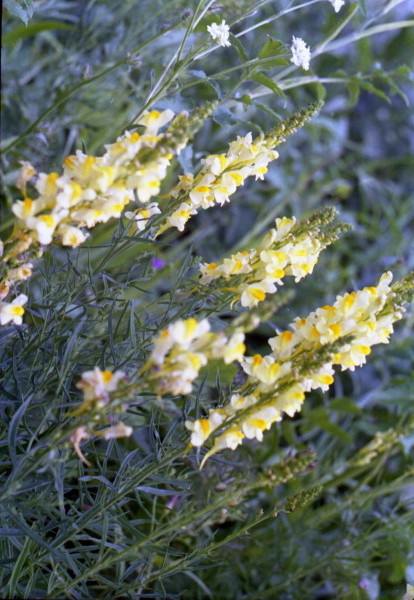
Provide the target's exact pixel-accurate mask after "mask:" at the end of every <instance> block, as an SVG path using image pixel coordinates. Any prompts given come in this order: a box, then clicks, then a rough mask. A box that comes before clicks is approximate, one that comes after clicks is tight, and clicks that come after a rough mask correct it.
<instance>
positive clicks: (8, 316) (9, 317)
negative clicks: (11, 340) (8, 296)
mask: <svg viewBox="0 0 414 600" xmlns="http://www.w3.org/2000/svg"><path fill="white" fill-rule="evenodd" d="M26 302H27V296H26V295H25V294H20V295H19V296H17V298H15V299H14V300H13V301H12V302H0V325H7V323H14V324H15V325H21V324H22V322H23V315H24V308H23V307H24V305H25V304H26Z"/></svg>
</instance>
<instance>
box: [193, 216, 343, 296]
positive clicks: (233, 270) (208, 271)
mask: <svg viewBox="0 0 414 600" xmlns="http://www.w3.org/2000/svg"><path fill="white" fill-rule="evenodd" d="M335 214H336V213H335V211H334V210H333V209H325V210H323V211H320V212H319V213H315V215H313V216H312V217H311V218H309V219H307V220H305V221H304V222H303V223H300V224H297V223H296V219H295V218H294V217H293V218H291V219H289V218H287V217H283V218H280V219H276V227H275V228H274V229H271V230H270V231H269V232H268V233H267V234H266V235H265V236H264V238H263V239H262V240H261V241H260V242H259V244H258V245H257V247H256V248H254V249H251V250H247V251H240V252H237V253H236V254H233V255H232V256H230V257H228V258H225V259H224V260H222V261H221V262H218V263H214V262H213V263H204V264H202V265H201V267H200V272H201V283H203V284H205V285H211V283H212V282H216V283H219V282H220V280H224V281H225V282H226V283H228V286H229V287H228V288H225V289H229V290H231V291H232V293H233V294H234V298H235V301H237V300H240V302H241V305H242V306H246V307H253V306H256V305H257V304H259V302H263V300H265V298H266V294H274V293H275V292H276V290H277V286H281V285H283V280H284V278H285V277H287V276H291V277H294V278H295V282H298V281H300V280H301V279H302V278H303V277H306V276H307V275H309V274H310V273H312V271H313V269H314V267H315V265H316V263H317V261H318V258H319V254H320V253H321V251H322V250H323V249H324V248H326V247H327V246H328V245H329V244H330V243H332V242H333V241H334V240H335V239H337V237H338V235H339V233H340V232H341V231H342V230H343V229H344V228H345V227H344V226H343V225H330V223H331V222H332V221H333V219H334V218H335Z"/></svg>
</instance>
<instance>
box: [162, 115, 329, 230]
mask: <svg viewBox="0 0 414 600" xmlns="http://www.w3.org/2000/svg"><path fill="white" fill-rule="evenodd" d="M319 108H320V104H314V105H311V106H310V107H308V108H307V109H305V110H302V111H298V112H297V113H295V114H294V115H293V116H292V117H291V118H290V119H288V120H287V121H286V122H282V123H280V124H279V125H278V126H277V127H276V128H275V129H273V130H271V131H269V132H268V133H267V134H266V135H265V136H259V137H257V138H256V139H253V137H252V134H251V133H247V134H246V135H245V136H239V137H238V138H237V139H236V140H234V141H232V142H230V144H229V148H228V150H227V152H226V153H222V154H211V155H209V156H207V157H206V158H205V159H204V161H203V166H202V168H201V169H200V171H199V172H198V173H197V174H196V175H195V176H194V175H192V174H185V175H182V176H181V177H180V178H179V182H178V184H177V185H176V186H175V188H173V190H171V192H170V196H171V199H172V202H171V204H172V206H173V207H174V210H172V211H171V212H170V214H169V215H168V216H166V219H165V221H164V222H163V223H162V224H161V226H160V228H159V230H158V234H161V233H163V232H164V231H166V230H167V229H169V228H171V227H175V228H176V229H178V230H179V231H184V227H185V224H186V223H187V221H188V220H189V219H190V218H191V217H192V216H193V215H195V214H197V213H198V211H199V210H201V209H203V210H204V209H207V208H211V207H212V206H223V205H224V204H225V203H226V202H230V197H231V196H232V195H233V194H234V193H235V192H236V190H237V189H238V188H239V187H241V186H242V185H244V183H245V181H246V179H248V178H249V177H254V178H255V180H256V181H257V180H258V179H263V178H264V176H265V174H266V173H267V171H268V165H269V163H270V162H272V161H273V160H276V159H277V158H278V156H279V154H278V152H277V151H276V150H275V147H276V146H277V145H278V144H280V143H281V142H283V141H284V140H285V139H286V137H287V136H288V135H291V134H292V133H294V132H295V131H296V130H297V128H299V127H301V126H302V125H303V124H304V123H305V121H306V120H307V119H309V118H310V117H312V116H313V115H314V114H315V113H316V112H317V111H318V110H319Z"/></svg>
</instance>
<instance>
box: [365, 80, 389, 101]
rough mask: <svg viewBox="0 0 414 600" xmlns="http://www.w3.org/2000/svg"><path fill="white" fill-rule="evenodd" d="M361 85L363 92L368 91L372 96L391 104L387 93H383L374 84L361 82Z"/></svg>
mask: <svg viewBox="0 0 414 600" xmlns="http://www.w3.org/2000/svg"><path fill="white" fill-rule="evenodd" d="M359 85H360V86H361V88H362V89H363V90H366V91H367V92H369V93H370V94H373V95H374V96H377V97H378V98H381V100H384V102H387V103H388V104H390V103H391V101H390V99H389V97H388V96H387V94H386V93H385V92H383V91H382V90H380V88H378V87H377V86H375V85H374V84H373V83H370V82H369V81H360V83H359Z"/></svg>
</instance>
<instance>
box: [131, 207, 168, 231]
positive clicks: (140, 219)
mask: <svg viewBox="0 0 414 600" xmlns="http://www.w3.org/2000/svg"><path fill="white" fill-rule="evenodd" d="M159 214H161V211H160V209H159V206H158V203H157V202H151V203H150V204H148V206H147V207H146V208H142V209H141V210H139V211H137V212H131V211H127V212H126V213H125V216H126V218H127V219H131V220H133V221H135V223H136V226H137V230H138V231H143V230H144V229H145V227H146V226H147V223H148V219H150V218H151V217H153V216H154V215H159Z"/></svg>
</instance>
